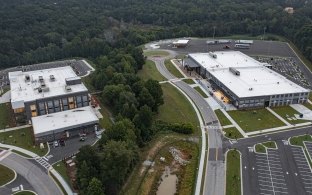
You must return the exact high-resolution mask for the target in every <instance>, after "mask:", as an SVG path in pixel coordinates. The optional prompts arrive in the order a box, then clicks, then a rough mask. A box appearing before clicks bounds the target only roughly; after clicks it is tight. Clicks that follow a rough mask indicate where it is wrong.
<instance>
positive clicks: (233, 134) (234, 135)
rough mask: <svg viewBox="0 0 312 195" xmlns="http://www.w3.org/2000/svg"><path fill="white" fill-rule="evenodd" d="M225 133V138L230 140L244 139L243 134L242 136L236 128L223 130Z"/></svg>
mask: <svg viewBox="0 0 312 195" xmlns="http://www.w3.org/2000/svg"><path fill="white" fill-rule="evenodd" d="M223 131H224V132H225V136H226V137H228V138H230V139H239V138H243V136H242V134H240V132H239V131H238V130H237V129H236V127H230V128H226V129H223Z"/></svg>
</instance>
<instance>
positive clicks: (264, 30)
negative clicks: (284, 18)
mask: <svg viewBox="0 0 312 195" xmlns="http://www.w3.org/2000/svg"><path fill="white" fill-rule="evenodd" d="M265 30H266V27H264V28H263V37H262V40H264V37H265Z"/></svg>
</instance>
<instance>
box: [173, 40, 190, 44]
mask: <svg viewBox="0 0 312 195" xmlns="http://www.w3.org/2000/svg"><path fill="white" fill-rule="evenodd" d="M189 41H190V40H188V39H180V40H178V41H174V42H173V44H187V43H188V42H189Z"/></svg>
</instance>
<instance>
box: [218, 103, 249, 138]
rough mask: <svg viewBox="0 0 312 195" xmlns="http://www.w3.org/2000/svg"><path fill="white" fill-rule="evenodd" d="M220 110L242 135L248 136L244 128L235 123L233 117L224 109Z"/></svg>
mask: <svg viewBox="0 0 312 195" xmlns="http://www.w3.org/2000/svg"><path fill="white" fill-rule="evenodd" d="M220 110H221V111H222V113H223V114H224V115H225V116H226V118H228V119H229V121H231V123H232V124H233V125H234V126H235V127H236V129H237V130H238V131H239V132H240V133H241V134H242V135H243V137H248V135H247V134H246V133H245V132H244V130H243V129H242V128H241V127H240V126H239V125H238V124H237V123H236V121H235V120H234V119H232V117H231V116H230V115H229V114H228V113H227V112H226V111H225V110H224V109H220Z"/></svg>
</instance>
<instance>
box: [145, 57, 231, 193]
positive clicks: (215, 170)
mask: <svg viewBox="0 0 312 195" xmlns="http://www.w3.org/2000/svg"><path fill="white" fill-rule="evenodd" d="M151 60H153V61H154V62H155V64H156V67H157V69H158V71H159V72H160V73H161V74H162V75H163V76H164V77H166V78H167V79H168V80H171V79H176V77H175V76H173V75H172V74H171V73H170V72H169V71H168V70H167V68H166V66H165V64H164V60H165V59H164V58H160V57H157V58H152V59H151ZM172 83H173V84H174V85H176V86H177V87H179V88H180V89H181V90H182V91H184V92H185V93H186V94H187V95H188V96H189V97H190V98H191V99H192V101H193V102H194V103H195V105H196V106H197V108H198V109H199V111H200V113H201V115H202V118H203V120H204V123H205V124H206V125H210V126H211V125H214V126H219V123H218V119H217V117H216V115H215V114H214V112H213V110H212V109H211V108H210V106H209V104H208V103H207V102H206V101H205V100H204V99H203V97H202V96H201V95H200V94H199V93H197V92H196V90H195V89H193V88H192V87H190V86H189V85H188V84H187V83H185V82H183V81H174V82H172ZM206 129H208V130H207V134H208V139H209V140H208V150H209V152H208V153H210V152H211V153H213V151H215V154H216V155H211V156H214V157H213V158H209V155H208V156H207V160H208V161H207V164H206V169H205V170H206V173H205V179H204V194H207V195H209V194H213V195H224V193H225V166H224V152H223V147H222V139H221V137H222V136H221V131H220V129H219V128H211V129H210V128H206Z"/></svg>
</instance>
